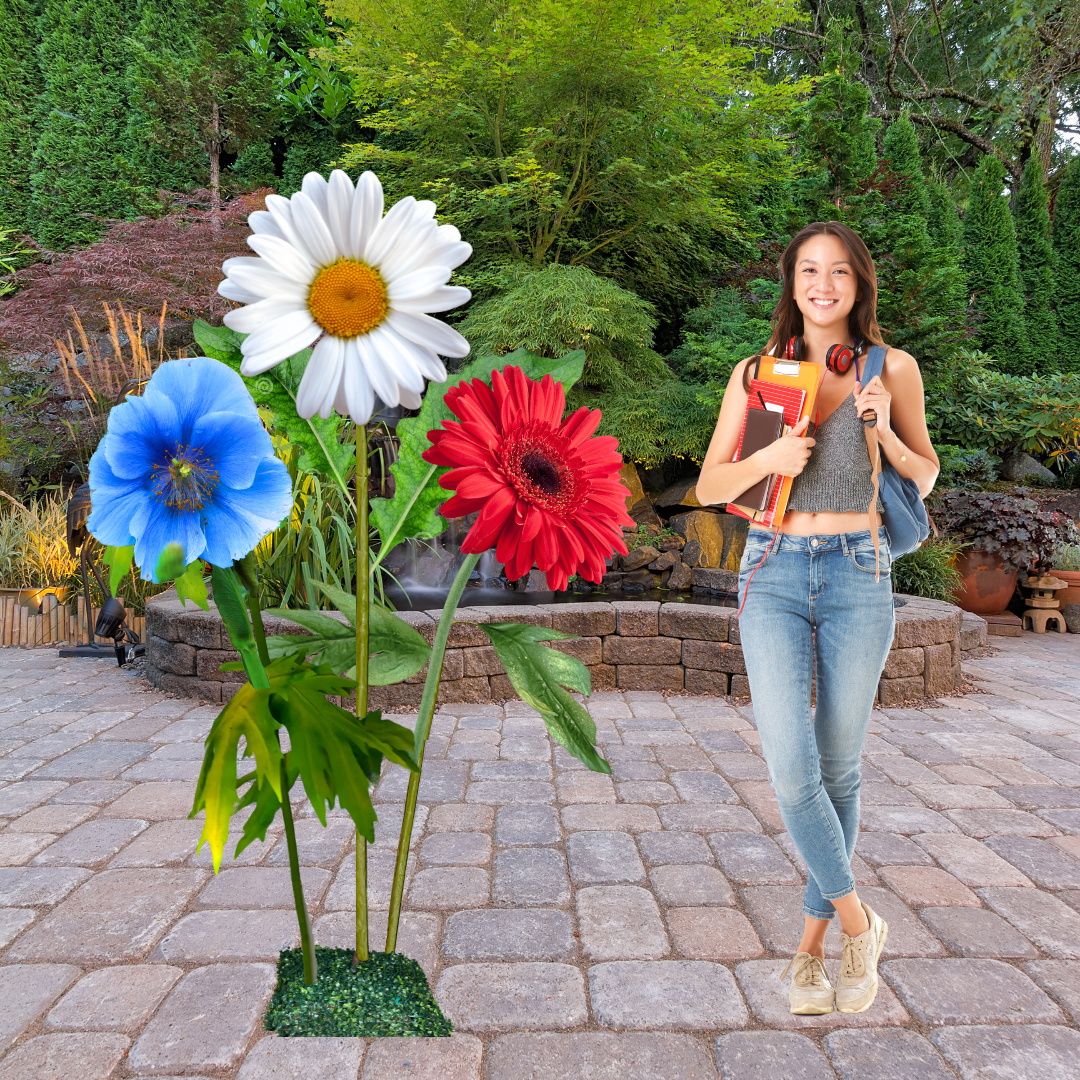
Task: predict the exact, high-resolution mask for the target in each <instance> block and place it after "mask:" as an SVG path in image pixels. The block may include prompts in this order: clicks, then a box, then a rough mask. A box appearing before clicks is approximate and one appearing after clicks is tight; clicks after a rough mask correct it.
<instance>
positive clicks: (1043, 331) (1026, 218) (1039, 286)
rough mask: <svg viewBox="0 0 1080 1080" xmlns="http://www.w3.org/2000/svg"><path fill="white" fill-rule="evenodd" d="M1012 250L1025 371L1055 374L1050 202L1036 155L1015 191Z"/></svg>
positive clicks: (1055, 344) (1055, 337)
mask: <svg viewBox="0 0 1080 1080" xmlns="http://www.w3.org/2000/svg"><path fill="white" fill-rule="evenodd" d="M1016 247H1017V253H1018V256H1019V270H1020V284H1021V287H1022V289H1023V295H1024V330H1025V332H1026V343H1027V362H1028V370H1029V371H1042V372H1048V371H1056V370H1057V366H1058V353H1059V347H1060V346H1059V341H1058V325H1057V316H1056V315H1055V314H1054V300H1053V292H1054V249H1053V247H1052V246H1051V244H1050V198H1049V195H1048V193H1047V190H1046V183H1045V179H1044V177H1043V167H1042V162H1041V161H1040V160H1039V155H1038V154H1032V155H1031V157H1029V158H1028V160H1027V165H1025V166H1024V175H1023V178H1022V179H1021V181H1020V186H1019V187H1018V188H1017V191H1016Z"/></svg>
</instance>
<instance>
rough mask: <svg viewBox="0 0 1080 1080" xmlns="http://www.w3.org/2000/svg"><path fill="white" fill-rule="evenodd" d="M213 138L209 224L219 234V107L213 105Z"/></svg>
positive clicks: (211, 146) (210, 146) (211, 143)
mask: <svg viewBox="0 0 1080 1080" xmlns="http://www.w3.org/2000/svg"><path fill="white" fill-rule="evenodd" d="M212 128H213V132H214V134H213V137H212V138H211V139H210V141H209V152H210V222H211V228H212V229H213V230H214V234H215V235H217V234H219V233H220V232H221V106H220V105H219V104H218V103H217V102H216V101H215V102H214V104H213V121H212Z"/></svg>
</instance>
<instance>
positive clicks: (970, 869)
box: [916, 833, 1031, 889]
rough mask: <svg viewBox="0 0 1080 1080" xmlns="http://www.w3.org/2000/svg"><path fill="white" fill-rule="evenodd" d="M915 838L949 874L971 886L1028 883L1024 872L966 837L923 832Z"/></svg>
mask: <svg viewBox="0 0 1080 1080" xmlns="http://www.w3.org/2000/svg"><path fill="white" fill-rule="evenodd" d="M916 839H917V840H918V843H919V846H920V847H923V848H925V849H926V850H927V851H928V852H929V853H930V854H931V855H933V856H934V858H935V859H937V861H938V862H939V863H941V865H942V866H944V867H945V869H946V870H948V871H949V873H950V874H952V876H953V877H955V878H956V879H957V880H958V881H962V882H963V883H964V884H965V885H968V886H970V887H971V888H973V889H977V888H979V887H980V886H983V885H1015V886H1023V885H1031V881H1030V880H1029V879H1028V878H1027V876H1026V875H1024V874H1021V873H1020V871H1019V870H1017V869H1016V868H1015V867H1014V866H1013V865H1012V864H1011V863H1007V862H1006V861H1005V860H1004V859H1003V858H1001V856H1000V855H997V854H995V853H994V852H993V851H991V850H990V849H989V848H988V847H987V846H986V845H985V844H983V843H981V842H980V841H978V840H975V839H972V838H971V837H970V836H956V835H953V834H949V835H945V836H942V835H939V834H935V833H924V834H923V835H921V836H919V837H917V838H916Z"/></svg>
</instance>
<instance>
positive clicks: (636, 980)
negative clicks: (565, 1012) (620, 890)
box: [589, 960, 749, 1031]
mask: <svg viewBox="0 0 1080 1080" xmlns="http://www.w3.org/2000/svg"><path fill="white" fill-rule="evenodd" d="M589 998H590V1000H591V1001H592V1006H593V1012H594V1013H595V1014H596V1019H597V1021H598V1022H599V1023H600V1024H602V1025H603V1026H604V1027H609V1028H615V1029H616V1030H623V1031H626V1030H630V1031H655V1030H663V1029H664V1028H672V1027H678V1028H682V1029H684V1030H690V1031H704V1030H715V1029H716V1028H737V1027H744V1026H745V1025H746V1023H747V1021H748V1020H749V1014H748V1013H747V1011H746V1006H745V1005H744V1004H743V1000H742V997H741V996H740V994H739V991H738V988H737V987H736V985H735V980H734V978H733V977H732V975H731V972H730V971H728V969H727V968H725V967H723V966H721V965H720V964H713V963H708V962H706V961H701V960H644V961H642V960H623V961H616V962H614V963H607V964H594V965H593V966H592V967H590V968H589Z"/></svg>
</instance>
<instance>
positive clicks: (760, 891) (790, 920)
mask: <svg viewBox="0 0 1080 1080" xmlns="http://www.w3.org/2000/svg"><path fill="white" fill-rule="evenodd" d="M739 893H740V895H741V896H742V899H743V903H744V905H745V907H746V912H747V914H748V915H749V916H750V921H751V922H752V923H753V924H754V928H755V929H756V930H757V932H758V934H760V935H761V940H762V942H763V943H764V945H765V948H766V949H768V950H769V951H770V952H776V953H784V954H788V953H790V954H791V955H794V953H795V949H796V948H797V947H798V944H799V937H800V935H801V934H802V925H803V911H802V905H803V893H804V889H803V887H802V886H801V885H756V886H750V887H749V888H745V889H740V890H739ZM833 922H834V923H835V922H836V920H835V919H834V920H833ZM838 948H839V944H838V938H837V936H836V933H835V932H834V931H833V930H832V928H831V927H830V932H829V934H828V936H827V937H826V939H825V950H826V953H828V954H830V955H839V952H837V949H838Z"/></svg>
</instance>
